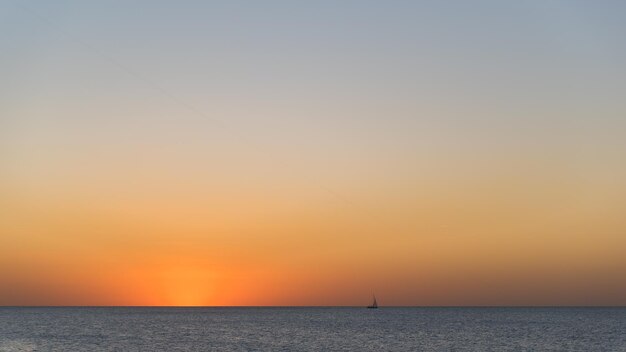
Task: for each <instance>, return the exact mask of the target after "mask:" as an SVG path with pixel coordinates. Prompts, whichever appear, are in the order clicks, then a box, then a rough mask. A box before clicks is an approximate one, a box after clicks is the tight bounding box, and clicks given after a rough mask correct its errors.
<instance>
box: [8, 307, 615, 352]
mask: <svg viewBox="0 0 626 352" xmlns="http://www.w3.org/2000/svg"><path fill="white" fill-rule="evenodd" d="M0 351H585V352H588V351H626V308H384V307H383V308H380V309H378V310H375V309H364V308H131V307H123V308H122V307H120V308H113V307H111V308H87V307H85V308H14V307H0Z"/></svg>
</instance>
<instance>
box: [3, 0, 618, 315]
mask: <svg viewBox="0 0 626 352" xmlns="http://www.w3.org/2000/svg"><path fill="white" fill-rule="evenodd" d="M625 35H626V5H625V3H624V2H621V1H593V2H592V1H523V2H517V1H508V2H503V1H472V2H467V1H341V2H336V1H309V2H304V1H302V2H294V1H263V2H259V1H249V2H240V1H219V2H218V1H215V2H213V1H176V2H172V1H133V2H130V3H129V2H127V1H91V2H85V1H66V0H60V1H54V2H50V1H43V0H42V1H34V0H28V1H17V0H16V1H12V0H6V1H1V2H0V48H1V49H0V305H280V306H286V305H367V304H369V303H370V301H371V297H372V294H373V293H375V294H376V296H377V298H378V301H379V304H381V305H419V306H442V305H443V306H447V305H457V306H458V305H480V306H484V305H626V279H624V275H623V273H624V272H626V256H624V249H626V217H624V214H625V213H626V163H625V162H624V161H625V160H626V64H625V63H626V41H625V40H624V36H625Z"/></svg>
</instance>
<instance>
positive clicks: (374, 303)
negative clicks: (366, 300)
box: [367, 295, 378, 309]
mask: <svg viewBox="0 0 626 352" xmlns="http://www.w3.org/2000/svg"><path fill="white" fill-rule="evenodd" d="M367 308H371V309H375V308H378V303H376V295H374V302H372V305H371V306H367Z"/></svg>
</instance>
